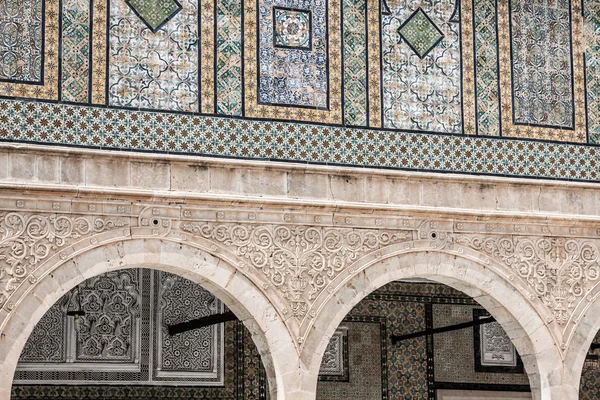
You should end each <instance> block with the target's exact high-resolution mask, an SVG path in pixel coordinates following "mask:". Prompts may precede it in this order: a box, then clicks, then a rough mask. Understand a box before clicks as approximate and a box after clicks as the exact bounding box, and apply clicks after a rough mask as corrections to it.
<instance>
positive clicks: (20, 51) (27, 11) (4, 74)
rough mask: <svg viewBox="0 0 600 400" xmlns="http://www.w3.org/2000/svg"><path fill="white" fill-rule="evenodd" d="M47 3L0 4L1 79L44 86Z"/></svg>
mask: <svg viewBox="0 0 600 400" xmlns="http://www.w3.org/2000/svg"><path fill="white" fill-rule="evenodd" d="M43 11H44V0H25V1H19V0H3V1H2V3H1V4H0V32H2V34H1V35H0V58H1V59H2V68H0V79H2V80H8V81H12V82H28V83H40V82H42V79H43V68H44V65H43V55H42V52H43V51H44V43H43V41H44V26H43V21H44V16H43Z"/></svg>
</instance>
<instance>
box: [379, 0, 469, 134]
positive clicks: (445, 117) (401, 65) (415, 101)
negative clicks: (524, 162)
mask: <svg viewBox="0 0 600 400" xmlns="http://www.w3.org/2000/svg"><path fill="white" fill-rule="evenodd" d="M418 4H419V3H414V4H413V3H405V2H395V3H388V5H389V7H390V15H384V16H383V17H382V18H383V20H382V35H383V37H382V46H383V48H382V57H383V59H382V61H383V82H384V84H383V107H384V110H383V116H384V121H383V124H384V126H385V127H386V128H394V129H414V130H420V131H428V132H446V133H461V132H462V130H463V128H462V104H461V90H462V89H461V86H462V85H461V79H462V78H461V61H460V60H461V56H460V54H461V53H460V52H461V44H460V23H456V22H451V21H450V18H451V16H452V13H453V11H454V9H455V6H456V4H455V0H443V1H440V2H439V3H437V4H436V5H435V6H434V5H433V3H430V4H424V5H423V6H422V7H419V6H418Z"/></svg>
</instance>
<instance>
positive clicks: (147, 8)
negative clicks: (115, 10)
mask: <svg viewBox="0 0 600 400" xmlns="http://www.w3.org/2000/svg"><path fill="white" fill-rule="evenodd" d="M125 2H126V3H127V5H128V6H129V7H131V9H132V10H133V12H134V13H135V14H136V15H137V16H138V17H140V19H141V20H142V21H143V22H144V24H146V26H147V27H148V28H150V30H151V31H152V32H155V33H156V31H157V30H159V29H160V28H161V27H162V26H163V25H164V24H166V23H167V22H168V21H169V20H170V19H171V18H173V17H174V16H175V15H176V14H177V13H178V12H179V11H181V4H180V3H179V2H178V1H177V0H125Z"/></svg>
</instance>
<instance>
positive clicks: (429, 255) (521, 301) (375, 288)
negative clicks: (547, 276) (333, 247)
mask: <svg viewBox="0 0 600 400" xmlns="http://www.w3.org/2000/svg"><path fill="white" fill-rule="evenodd" d="M390 253H392V254H393V252H390ZM453 253H454V254H452V253H450V252H449V251H436V250H427V251H417V250H415V251H412V252H404V253H403V254H400V255H393V256H391V257H389V258H385V259H383V260H380V261H377V262H375V263H372V264H370V265H366V266H360V265H359V266H356V270H357V271H358V272H357V273H356V274H355V275H353V276H351V277H349V278H348V279H347V280H346V281H345V282H344V283H343V285H340V286H339V289H338V290H337V291H336V292H335V293H334V294H333V295H332V296H331V297H330V298H329V299H328V300H326V301H325V302H324V304H323V306H322V307H323V309H324V310H325V311H323V312H322V314H321V315H324V316H325V315H326V316H327V317H324V318H320V316H318V317H317V318H316V320H315V322H314V325H313V329H312V331H311V332H310V334H309V335H308V338H307V340H306V345H305V348H304V353H303V356H304V357H305V358H304V360H305V362H306V363H307V364H309V365H311V368H314V369H313V370H318V369H317V368H321V362H322V361H323V359H322V358H319V359H314V358H312V359H311V354H314V355H315V357H316V356H319V357H320V356H322V355H323V354H325V351H326V349H330V348H331V347H329V348H328V346H332V345H330V338H332V337H333V338H334V339H335V335H336V334H338V335H339V334H340V333H339V332H340V331H339V330H338V328H339V327H342V328H346V329H347V331H348V334H347V336H348V345H349V346H348V360H349V367H350V370H349V374H350V375H352V374H353V373H352V362H353V361H352V360H351V357H352V344H351V343H352V341H353V340H355V341H356V340H358V339H360V337H361V336H362V337H363V338H364V334H363V333H360V334H358V335H355V337H354V338H353V336H352V333H351V332H352V330H353V329H354V330H357V329H358V330H359V331H360V330H361V329H363V330H364V329H367V328H361V327H360V324H356V322H360V323H362V324H363V326H364V327H366V325H367V324H368V323H377V321H379V322H378V323H379V325H380V332H381V335H380V336H379V340H380V343H379V344H378V346H379V348H380V350H378V351H376V349H375V348H376V347H377V346H375V345H374V346H373V349H371V350H369V351H362V350H361V347H362V345H361V344H360V343H358V344H355V346H354V351H355V355H356V352H357V351H359V354H358V356H359V357H361V358H362V359H363V361H364V359H365V358H370V357H375V359H376V361H377V363H378V364H379V365H380V367H379V371H380V373H381V376H382V378H381V379H380V380H379V381H380V382H381V385H382V387H381V390H382V394H383V393H384V391H387V397H388V398H393V396H394V395H395V396H399V397H396V398H403V397H402V396H405V395H407V394H402V393H401V392H402V390H408V391H410V393H415V390H416V389H418V390H420V392H421V393H422V396H420V397H419V396H416V397H410V396H413V394H408V395H409V397H408V398H424V399H428V398H434V396H436V395H437V396H438V398H444V397H440V396H442V395H445V396H446V397H445V398H448V399H453V400H454V399H463V398H464V399H469V398H484V397H481V393H483V392H480V393H479V396H478V394H475V397H468V396H469V395H471V396H472V395H473V394H472V393H468V391H469V390H473V389H491V390H488V392H490V395H493V394H494V392H497V389H499V388H501V389H513V390H512V392H513V395H514V396H516V397H514V398H533V399H554V398H557V399H558V398H560V397H559V396H556V397H555V395H554V394H553V393H552V390H553V389H552V388H551V386H552V384H553V382H552V379H553V377H554V376H555V375H554V373H555V372H554V369H561V366H562V361H561V359H560V354H559V353H558V351H557V349H556V346H555V345H554V340H553V338H552V336H551V334H550V332H549V331H548V330H547V328H546V326H545V324H544V321H543V320H541V318H540V317H539V314H538V313H537V312H536V311H535V310H534V309H533V308H532V306H531V305H530V303H529V302H528V301H527V300H526V299H525V298H524V296H523V295H522V294H521V293H519V292H518V291H517V290H516V289H515V287H514V286H512V285H510V284H509V283H508V281H507V280H506V279H504V278H503V277H502V275H501V274H499V273H498V272H496V271H494V266H493V265H489V264H488V263H486V264H485V265H482V264H484V263H483V262H482V263H478V262H475V261H473V259H475V257H472V258H471V259H468V258H466V257H463V256H462V255H459V254H461V253H458V252H456V251H455V252H453ZM415 278H418V279H426V281H422V282H414V281H412V282H411V280H414V279H415ZM406 280H408V281H406ZM407 285H408V286H407ZM423 285H424V286H423ZM399 288H401V289H402V290H400V289H399ZM415 288H420V289H418V290H417V289H415ZM424 288H429V289H427V290H428V292H427V293H422V292H420V290H421V291H422V290H423V289H424ZM411 291H412V293H413V294H412V295H410V296H408V295H407V293H410V292H411ZM403 292H405V293H403ZM419 293H420V294H419ZM425 294H427V295H425ZM408 300H410V301H408ZM488 313H489V314H488ZM488 315H489V316H491V317H493V318H494V319H495V321H496V322H497V325H491V326H488V327H487V328H485V329H483V330H482V329H481V327H479V329H475V327H471V328H470V330H456V331H453V332H447V333H441V334H427V335H424V336H422V337H420V338H413V339H403V340H400V341H398V342H397V343H395V344H394V343H392V339H393V338H392V337H391V336H392V335H399V336H402V335H404V334H407V333H412V332H418V331H420V330H423V331H424V330H427V329H428V328H429V329H433V328H440V327H445V326H452V325H456V324H459V323H463V322H471V323H472V322H473V321H474V320H477V319H481V318H487V317H488ZM351 323H352V324H351ZM384 325H385V329H383V328H381V326H384ZM500 327H501V328H502V329H499V328H500ZM371 329H372V328H371ZM384 331H385V334H384V333H383V332H384ZM477 333H479V337H477ZM482 333H483V334H487V335H491V336H492V339H494V338H495V340H498V341H502V342H503V344H504V345H505V346H503V347H506V348H507V352H506V354H505V358H507V361H508V358H509V354H512V353H511V352H512V349H511V347H512V346H514V349H515V353H514V354H515V357H516V354H519V357H517V358H514V359H513V360H511V361H510V363H511V364H512V363H513V361H514V364H515V365H514V369H513V371H510V372H508V371H506V372H508V374H509V375H501V374H500V373H498V372H492V370H489V369H488V370H487V371H485V369H486V368H485V367H486V366H489V367H493V365H491V364H497V363H494V361H495V360H493V358H494V354H493V353H494V352H489V353H490V354H487V357H486V359H485V360H482V359H481V358H479V361H480V364H482V365H480V367H483V370H484V371H485V372H481V373H477V375H475V374H476V371H475V366H476V364H475V363H476V359H475V354H476V352H477V348H476V346H477V345H476V343H477V342H478V343H479V347H480V349H479V351H480V354H479V356H481V345H482V341H481V335H482ZM370 335H371V337H372V338H375V336H374V331H372V332H371V333H370ZM507 339H508V340H507ZM483 344H484V346H485V341H484V343H483ZM508 345H510V346H508ZM467 346H470V347H469V348H468V349H467ZM456 347H458V348H456ZM471 347H472V348H471ZM484 351H485V349H484ZM444 352H452V353H453V354H467V355H466V357H468V358H469V359H468V360H465V362H464V363H461V362H460V360H458V362H457V360H456V359H449V358H445V357H443V356H444V354H443V353H444ZM373 353H374V354H375V355H374V356H373ZM496 354H498V353H496ZM540 356H542V357H547V359H546V360H544V361H545V363H544V367H545V368H548V370H546V369H543V368H540V363H538V359H539V357H540ZM431 357H433V359H430V358H431ZM436 358H437V360H436ZM519 360H520V361H519ZM549 360H550V361H549ZM482 361H483V362H482ZM496 361H497V360H496ZM548 361H549V362H548ZM354 362H356V360H355V361H354ZM521 363H522V370H523V372H520V371H521ZM405 364H410V368H407V367H406V366H405ZM436 364H437V368H439V370H438V371H437V374H436V370H435V369H436ZM486 364H487V365H486ZM365 365H366V364H365ZM509 367H510V366H509ZM363 369H365V370H368V371H370V372H372V370H373V369H376V367H375V363H373V362H371V364H370V366H369V367H366V366H363ZM384 369H385V370H387V371H383V370H384ZM390 371H391V372H390ZM411 371H412V372H411ZM461 371H462V372H464V373H461ZM471 372H472V374H471V375H472V376H465V373H471ZM386 374H387V378H385V379H387V381H384V377H385V376H386ZM354 375H355V377H361V373H360V370H359V371H358V372H357V371H355V373H354ZM392 376H393V379H394V380H392V379H391V378H390V377H392ZM508 376H510V377H511V378H510V379H507V377H508ZM417 377H418V379H417ZM323 380H326V378H325V379H323ZM442 380H445V381H446V382H442ZM448 381H451V382H448ZM509 381H510V383H508V382H509ZM467 384H468V385H467ZM402 385H404V388H405V389H402V388H400V386H402ZM436 385H437V386H436ZM513 385H514V386H513ZM328 386H329V388H328ZM334 386H335V385H334V384H330V383H327V382H323V381H320V382H319V384H318V387H319V389H318V390H317V393H320V394H319V395H318V397H317V398H323V399H325V398H330V397H327V396H328V395H327V394H326V393H325V392H326V390H328V389H331V390H336V389H335V388H333V387H334ZM338 386H340V385H338ZM385 386H387V387H385ZM407 388H408V389H407ZM527 388H529V390H530V393H527ZM454 389H456V390H461V389H465V390H467V392H465V393H460V392H454V393H453V392H452V390H454ZM337 390H339V389H337ZM441 390H445V391H446V392H445V393H441V392H440V391H441ZM509 392H510V391H507V390H504V391H503V393H502V396H504V397H502V398H511V397H506V395H507V393H509ZM519 392H520V393H519ZM394 393H395V394H394ZM390 396H392V397H390ZM362 398H369V397H368V396H366V395H365V397H362ZM489 398H494V397H489ZM563 398H564V397H563Z"/></svg>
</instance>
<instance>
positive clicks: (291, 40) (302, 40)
mask: <svg viewBox="0 0 600 400" xmlns="http://www.w3.org/2000/svg"><path fill="white" fill-rule="evenodd" d="M273 14H274V15H273V35H274V36H275V37H274V45H275V47H280V48H284V49H304V50H310V49H311V47H312V45H311V42H312V41H311V37H312V23H311V15H310V14H311V13H310V10H295V9H293V8H282V7H273Z"/></svg>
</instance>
